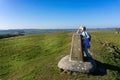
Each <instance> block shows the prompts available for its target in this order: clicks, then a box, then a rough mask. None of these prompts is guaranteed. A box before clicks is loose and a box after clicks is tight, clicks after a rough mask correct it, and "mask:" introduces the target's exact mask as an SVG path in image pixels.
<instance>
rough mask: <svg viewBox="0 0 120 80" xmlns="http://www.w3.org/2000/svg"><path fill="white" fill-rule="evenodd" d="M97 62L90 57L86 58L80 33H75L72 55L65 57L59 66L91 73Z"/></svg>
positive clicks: (67, 69) (66, 69) (64, 68)
mask: <svg viewBox="0 0 120 80" xmlns="http://www.w3.org/2000/svg"><path fill="white" fill-rule="evenodd" d="M95 66H96V63H95V61H94V60H93V59H92V58H90V59H87V58H85V56H84V54H83V48H82V39H81V35H80V34H73V37H72V44H71V50H70V55H67V56H65V57H63V58H62V59H61V60H60V61H59V63H58V67H59V68H60V69H62V70H64V71H73V72H80V73H91V72H93V71H94V70H95Z"/></svg>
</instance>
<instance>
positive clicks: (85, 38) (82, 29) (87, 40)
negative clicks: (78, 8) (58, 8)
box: [77, 26, 92, 59]
mask: <svg viewBox="0 0 120 80" xmlns="http://www.w3.org/2000/svg"><path fill="white" fill-rule="evenodd" d="M77 34H80V35H81V36H82V46H83V51H84V52H85V53H86V55H87V57H88V59H90V58H92V56H91V55H90V53H89V48H90V39H91V36H90V34H89V33H88V32H87V31H86V27H85V26H80V28H79V29H78V30H77Z"/></svg>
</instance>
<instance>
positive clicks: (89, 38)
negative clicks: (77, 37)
mask: <svg viewBox="0 0 120 80" xmlns="http://www.w3.org/2000/svg"><path fill="white" fill-rule="evenodd" d="M88 35H89V38H88V40H89V41H91V35H90V34H89V33H88Z"/></svg>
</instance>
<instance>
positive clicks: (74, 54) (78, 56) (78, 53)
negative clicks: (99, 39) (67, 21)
mask: <svg viewBox="0 0 120 80" xmlns="http://www.w3.org/2000/svg"><path fill="white" fill-rule="evenodd" d="M83 58H84V55H83V48H82V37H81V35H80V34H73V36H72V43H71V50H70V59H69V60H70V61H79V62H83V60H84V59H83Z"/></svg>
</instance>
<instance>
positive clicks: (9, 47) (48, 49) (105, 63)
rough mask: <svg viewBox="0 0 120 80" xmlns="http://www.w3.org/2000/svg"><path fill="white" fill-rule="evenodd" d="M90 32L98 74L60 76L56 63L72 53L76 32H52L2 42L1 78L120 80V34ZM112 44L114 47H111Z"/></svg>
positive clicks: (20, 79) (0, 44)
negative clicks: (74, 33) (72, 40)
mask: <svg viewBox="0 0 120 80" xmlns="http://www.w3.org/2000/svg"><path fill="white" fill-rule="evenodd" d="M90 33H91V35H92V42H91V52H92V53H93V58H94V59H95V60H96V62H97V69H96V71H95V73H93V74H89V75H86V74H77V75H74V74H73V75H70V74H67V73H61V72H60V71H59V68H58V67H57V63H58V62H59V60H60V59H61V58H62V57H63V56H65V55H68V54H69V52H70V47H71V38H72V34H73V33H70V32H52V33H42V34H28V35H25V36H18V37H12V38H5V39H0V79H1V80H100V79H101V80H117V79H120V75H119V74H120V49H119V46H120V42H119V40H120V35H119V34H115V33H114V32H112V31H108V32H105V31H91V32H90ZM103 34H104V35H103ZM111 45H112V46H114V47H110V46H111ZM110 50H111V51H110Z"/></svg>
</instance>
